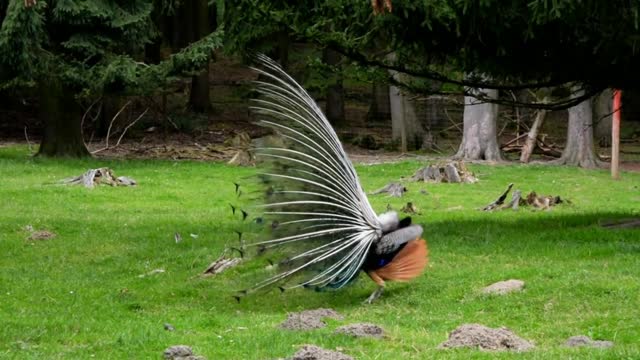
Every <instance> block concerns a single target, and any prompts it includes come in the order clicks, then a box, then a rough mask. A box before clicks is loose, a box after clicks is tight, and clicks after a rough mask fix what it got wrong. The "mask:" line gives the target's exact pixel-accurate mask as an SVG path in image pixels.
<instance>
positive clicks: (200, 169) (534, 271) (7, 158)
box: [0, 146, 640, 359]
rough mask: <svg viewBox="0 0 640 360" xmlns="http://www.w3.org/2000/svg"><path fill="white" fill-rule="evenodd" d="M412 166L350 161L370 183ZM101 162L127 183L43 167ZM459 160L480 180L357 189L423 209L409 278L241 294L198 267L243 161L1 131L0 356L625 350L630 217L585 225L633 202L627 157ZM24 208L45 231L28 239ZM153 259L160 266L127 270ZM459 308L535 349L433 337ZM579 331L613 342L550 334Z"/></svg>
mask: <svg viewBox="0 0 640 360" xmlns="http://www.w3.org/2000/svg"><path fill="white" fill-rule="evenodd" d="M421 165H423V164H420V163H418V162H416V161H406V162H401V163H395V164H386V165H372V166H357V170H358V172H359V174H360V177H361V180H362V183H363V186H364V188H365V189H366V190H368V191H370V190H374V189H376V188H379V187H381V186H383V185H385V184H386V183H388V182H389V181H392V180H397V179H399V178H400V177H401V176H407V175H411V174H413V171H414V170H415V169H417V168H418V167H420V166H421ZM98 166H109V167H111V168H112V169H114V171H115V172H116V174H117V175H126V176H130V177H133V178H134V179H136V180H138V182H139V184H140V185H139V186H138V187H135V188H124V187H120V188H111V187H99V188H96V189H93V190H89V189H85V188H82V187H72V186H60V185H56V184H55V182H56V181H58V180H60V179H62V178H65V177H69V176H72V175H79V174H81V173H83V172H84V171H85V170H86V169H88V168H92V167H98ZM471 168H472V170H474V171H475V173H476V174H477V175H478V176H479V177H480V179H481V181H480V182H479V183H477V184H467V185H454V184H433V185H432V184H425V183H409V184H408V188H409V192H408V193H407V194H406V195H405V196H404V197H403V198H400V199H398V198H389V197H387V196H385V195H374V196H370V199H371V201H372V204H373V206H374V209H375V210H376V211H377V212H382V211H384V210H385V208H386V207H387V204H390V205H391V206H392V207H393V208H395V209H400V208H401V207H402V205H403V204H404V203H406V202H407V201H412V202H413V203H414V204H416V205H417V206H418V207H419V209H420V211H421V214H420V215H418V216H415V217H414V221H415V222H418V223H421V224H423V226H424V228H425V234H426V239H427V240H428V242H429V247H430V252H431V254H430V259H431V261H430V265H429V268H428V269H427V271H426V272H425V273H424V275H422V276H421V277H420V278H419V279H417V280H415V281H413V282H410V283H394V284H390V285H389V286H388V287H387V292H385V293H384V294H383V296H382V297H381V298H380V299H379V300H378V302H376V303H374V304H373V305H368V306H367V305H362V304H361V302H362V301H363V300H364V299H365V298H366V297H367V296H368V295H369V294H370V293H371V291H373V290H374V288H375V286H374V284H373V282H371V281H369V280H368V278H367V277H366V276H365V275H362V277H361V279H360V280H361V281H359V282H357V283H356V284H354V285H353V286H350V287H348V288H346V289H344V291H340V292H336V293H316V292H313V291H308V290H295V291H291V292H285V293H284V294H280V292H279V291H275V292H273V293H269V294H268V295H264V296H260V297H253V298H251V297H250V298H246V299H244V300H243V301H242V302H241V303H239V304H238V303H237V302H236V301H235V300H234V299H233V298H232V297H231V295H232V291H233V290H236V289H237V288H238V284H237V281H235V280H234V279H236V277H237V276H238V275H239V274H240V273H241V272H242V271H243V270H245V271H247V269H245V268H242V267H240V268H235V269H232V270H229V271H227V272H225V273H223V274H222V275H220V276H218V277H209V278H203V277H200V276H199V274H200V273H201V272H202V271H203V270H204V269H205V268H206V267H207V265H209V264H210V263H211V262H212V261H213V260H215V259H216V258H217V257H218V256H219V255H220V253H221V251H222V250H223V248H224V247H225V245H227V244H229V243H232V242H233V241H234V240H235V234H234V233H233V230H234V226H235V224H236V219H235V218H234V217H233V216H232V214H231V212H230V210H229V206H228V203H229V202H230V201H231V200H232V199H233V197H234V186H233V183H232V182H233V181H234V179H237V178H240V177H244V176H247V175H250V174H252V172H253V170H252V169H247V168H235V167H230V166H226V165H224V164H216V163H203V162H188V161H179V162H174V161H116V160H113V161H111V160H104V159H92V160H46V159H33V158H30V157H29V156H28V151H27V149H26V148H24V147H15V146H14V147H5V148H0V176H1V177H2V185H0V199H1V201H0V320H1V324H2V326H0V358H2V359H5V358H6V359H88V358H92V359H93V358H95V359H159V358H161V356H162V351H163V350H164V349H165V348H167V347H168V346H171V345H176V344H186V345H190V346H192V347H193V349H194V351H195V352H196V353H197V354H200V355H203V356H205V357H207V358H208V359H275V358H278V357H287V356H290V355H291V354H293V353H294V352H295V351H296V350H297V348H298V347H299V346H300V345H302V344H307V343H311V344H316V345H319V346H322V347H325V348H328V349H336V348H341V349H342V351H343V352H345V353H347V354H349V355H351V356H354V357H355V358H357V359H428V358H439V359H440V358H442V359H468V358H478V359H493V358H500V359H507V358H508V359H516V358H517V359H559V358H565V359H566V358H581V359H582V358H594V359H604V358H609V359H623V358H627V359H637V358H640V343H639V342H638V339H640V281H639V276H640V261H639V260H640V230H637V229H636V230H606V229H603V228H601V227H600V226H599V225H598V221H599V220H601V219H612V218H625V217H630V216H640V207H639V206H638V204H639V203H640V188H639V186H640V174H639V173H623V175H622V180H620V181H612V180H610V178H609V174H608V172H606V171H600V170H597V171H587V170H581V169H575V168H566V167H547V166H519V165H510V166H480V165H473V166H471ZM510 182H513V183H515V188H518V189H521V190H522V191H523V193H527V192H529V191H531V190H535V191H537V192H538V193H542V194H552V195H560V196H562V197H563V198H568V199H570V200H571V204H563V205H560V206H559V207H557V208H554V209H553V210H551V211H531V210H527V209H521V210H520V211H518V212H513V211H502V212H495V213H485V212H482V211H478V210H477V209H478V208H479V207H482V206H484V205H486V204H487V203H489V202H490V201H492V200H494V199H495V198H496V197H497V196H498V195H499V194H500V193H501V192H502V191H503V190H504V188H505V187H506V185H507V184H508V183H510ZM421 189H426V190H427V193H426V194H424V193H422V192H421V191H420V190H421ZM27 225H31V226H33V228H35V229H46V230H49V231H52V232H54V233H55V234H56V235H57V236H56V237H55V238H53V239H50V240H42V241H29V240H27V237H28V236H29V232H27V231H26V230H25V226H27ZM176 232H179V233H180V234H182V241H181V242H179V243H176V241H175V240H174V234H175V233H176ZM190 234H195V235H197V238H194V237H192V236H190ZM250 268H256V266H253V267H251V266H250ZM154 269H164V270H165V272H164V273H157V274H154V275H149V276H144V277H140V276H139V275H142V274H147V273H149V272H151V271H152V270H154ZM249 270H250V269H249ZM511 278H516V279H522V280H524V281H525V282H526V287H525V290H524V291H523V292H520V293H514V294H511V295H507V296H502V297H496V296H487V295H483V294H481V293H480V289H482V287H484V286H487V285H489V284H491V283H493V282H496V281H500V280H506V279H511ZM318 307H330V308H333V309H335V310H337V311H338V312H340V313H342V314H343V315H344V316H345V320H344V321H337V320H330V321H328V322H329V326H328V327H327V328H325V329H320V330H314V331H310V332H283V331H281V330H279V329H278V328H277V326H278V324H279V323H280V322H282V321H283V320H284V319H285V318H286V313H287V312H291V311H299V310H304V309H314V308H318ZM353 322H371V323H375V324H378V325H380V326H382V327H383V328H384V329H385V330H386V331H387V334H388V337H387V338H386V339H384V340H369V339H355V338H350V337H346V336H344V335H334V334H333V331H334V330H335V328H336V327H338V326H340V325H343V324H348V323H353ZM164 323H170V324H172V325H173V326H174V327H175V331H166V330H165V329H164V328H163V324H164ZM463 323H480V324H484V325H486V326H490V327H499V326H506V327H508V328H510V329H511V330H513V331H514V332H515V333H516V334H518V335H519V336H521V337H523V338H525V339H528V340H531V341H532V342H534V343H535V345H536V348H535V349H533V350H531V351H529V352H527V353H520V354H516V353H499V354H495V353H487V352H480V351H477V350H439V349H437V347H438V344H440V343H441V342H443V341H444V340H446V338H447V334H448V333H449V332H450V331H451V330H453V329H454V328H456V327H457V326H459V325H461V324H463ZM578 334H585V335H589V336H592V337H593V338H594V339H603V340H611V341H614V342H615V346H614V347H613V348H610V349H605V350H599V349H587V348H582V349H567V348H565V347H563V346H562V344H563V342H564V341H565V340H566V339H567V338H568V337H570V336H572V335H578Z"/></svg>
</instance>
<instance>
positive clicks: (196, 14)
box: [185, 0, 211, 113]
mask: <svg viewBox="0 0 640 360" xmlns="http://www.w3.org/2000/svg"><path fill="white" fill-rule="evenodd" d="M185 6H187V7H191V11H187V14H188V15H190V18H187V19H186V20H187V23H191V24H189V25H187V29H188V31H187V33H188V34H190V36H191V38H190V42H195V41H197V40H200V39H202V38H203V37H205V36H206V35H207V34H208V33H209V5H208V2H207V0H192V1H188V2H186V3H185ZM188 106H189V108H190V109H191V110H192V111H194V112H197V113H206V112H208V111H209V110H211V102H210V100H209V63H208V62H207V65H206V66H205V68H204V69H202V72H201V73H200V74H198V75H195V76H193V77H192V78H191V92H190V93H189V105H188Z"/></svg>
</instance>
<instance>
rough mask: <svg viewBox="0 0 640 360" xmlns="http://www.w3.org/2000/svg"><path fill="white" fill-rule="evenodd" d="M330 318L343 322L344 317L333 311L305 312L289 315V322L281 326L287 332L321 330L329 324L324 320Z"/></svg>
mask: <svg viewBox="0 0 640 360" xmlns="http://www.w3.org/2000/svg"><path fill="white" fill-rule="evenodd" d="M326 317H329V318H333V319H336V320H342V319H343V316H342V315H340V314H338V313H337V312H336V311H335V310H333V309H315V310H305V311H301V312H297V313H289V315H288V317H287V320H285V321H284V322H283V323H282V324H280V328H282V329H286V330H313V329H320V328H323V327H325V326H327V324H326V323H325V322H324V321H322V319H324V318H326Z"/></svg>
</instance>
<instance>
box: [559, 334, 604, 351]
mask: <svg viewBox="0 0 640 360" xmlns="http://www.w3.org/2000/svg"><path fill="white" fill-rule="evenodd" d="M564 345H565V346H568V347H580V346H586V347H594V348H601V349H604V348H610V347H612V346H613V342H612V341H606V340H593V339H591V338H590V337H588V336H586V335H577V336H572V337H570V338H569V339H567V341H566V342H565V343H564Z"/></svg>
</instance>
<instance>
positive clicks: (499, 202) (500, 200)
mask: <svg viewBox="0 0 640 360" xmlns="http://www.w3.org/2000/svg"><path fill="white" fill-rule="evenodd" d="M512 187H513V183H511V184H509V186H508V187H507V190H505V192H504V193H502V195H500V197H499V198H497V199H496V200H495V201H494V202H492V203H491V204H489V205H487V206H485V207H484V208H483V209H482V211H491V210H493V209H495V208H497V207H499V206H500V205H502V204H504V199H506V198H507V194H509V191H511V188H512Z"/></svg>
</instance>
